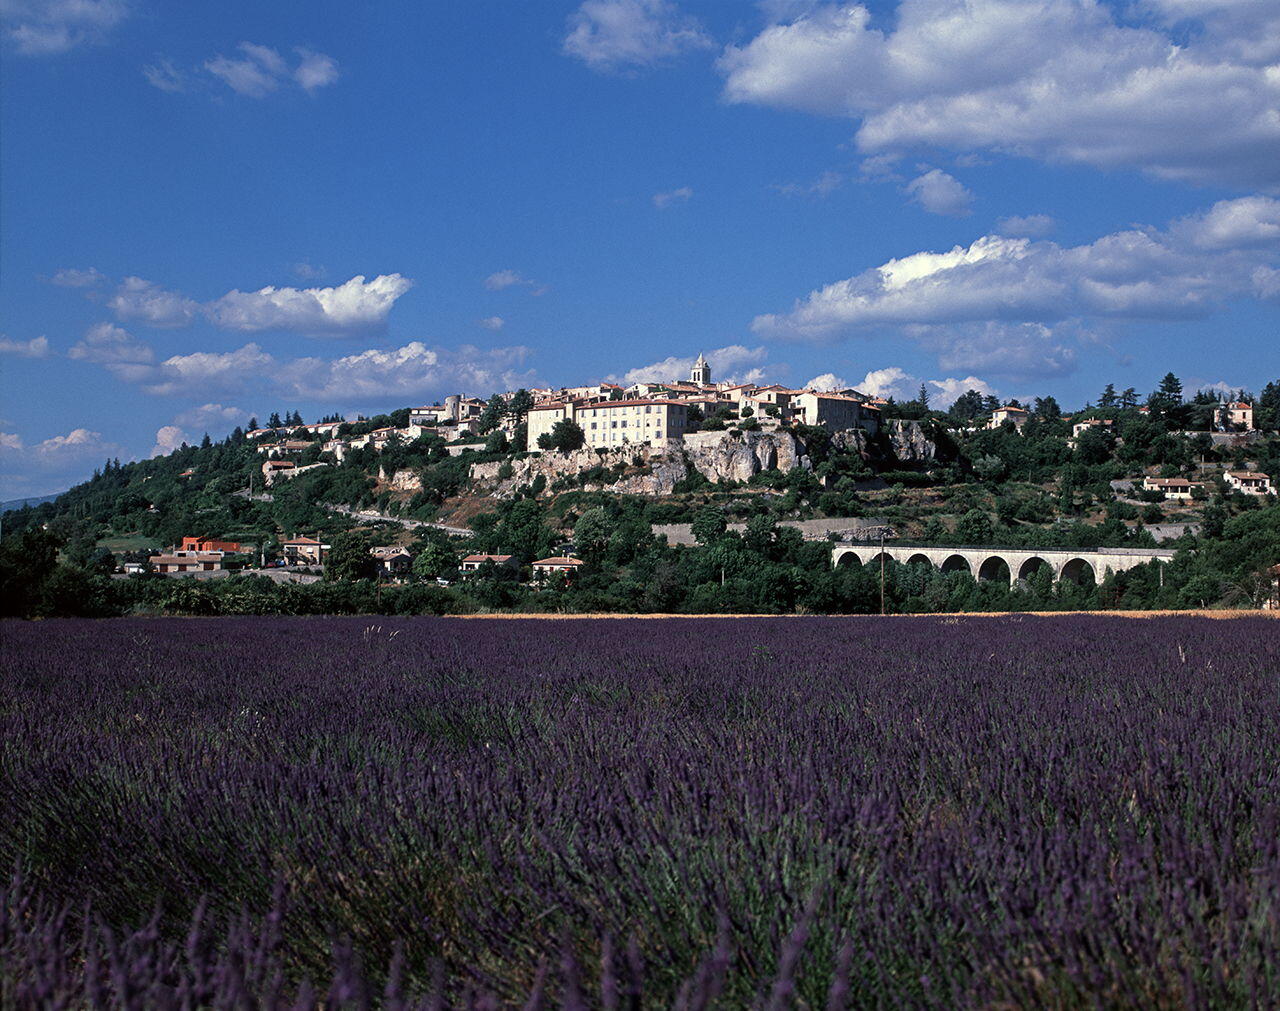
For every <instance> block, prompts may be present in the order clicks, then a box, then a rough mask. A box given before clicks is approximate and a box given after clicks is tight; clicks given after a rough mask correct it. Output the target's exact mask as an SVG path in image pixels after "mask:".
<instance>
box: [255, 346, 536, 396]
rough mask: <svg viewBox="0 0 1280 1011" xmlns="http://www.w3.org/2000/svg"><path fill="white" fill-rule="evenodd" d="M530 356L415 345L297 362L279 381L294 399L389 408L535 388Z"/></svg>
mask: <svg viewBox="0 0 1280 1011" xmlns="http://www.w3.org/2000/svg"><path fill="white" fill-rule="evenodd" d="M528 354H529V350H528V348H524V347H506V348H488V349H481V348H475V347H471V346H468V345H463V346H461V347H459V348H457V349H454V350H447V349H443V348H430V347H427V345H426V344H424V343H423V342H421V341H411V342H410V343H408V344H405V345H404V346H403V347H398V348H392V349H389V350H380V349H376V348H370V349H369V350H367V351H361V352H360V353H359V354H354V355H345V356H343V357H341V358H336V359H329V358H319V357H314V358H297V359H294V360H292V361H290V362H287V363H285V364H283V365H281V366H280V367H279V368H278V370H277V372H276V375H275V376H274V377H273V382H274V383H275V385H276V388H277V389H279V390H280V391H281V392H282V393H284V395H286V396H288V397H294V398H298V399H307V400H325V401H328V402H332V403H341V404H385V403H387V402H389V401H394V400H396V399H403V398H409V397H420V396H427V395H433V394H437V393H441V392H455V391H458V390H463V391H466V392H470V393H487V392H490V391H493V390H496V389H507V388H510V387H513V386H526V385H531V384H532V382H533V379H534V376H533V374H532V373H531V372H529V371H527V370H525V369H524V368H523V365H524V361H525V359H526V357H527V356H528Z"/></svg>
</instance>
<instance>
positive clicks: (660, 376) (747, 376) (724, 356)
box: [606, 344, 769, 386]
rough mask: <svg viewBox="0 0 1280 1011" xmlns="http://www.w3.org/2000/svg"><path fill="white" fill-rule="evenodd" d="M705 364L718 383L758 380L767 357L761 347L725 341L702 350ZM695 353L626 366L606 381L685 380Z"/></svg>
mask: <svg viewBox="0 0 1280 1011" xmlns="http://www.w3.org/2000/svg"><path fill="white" fill-rule="evenodd" d="M705 355H706V359H707V363H708V364H709V365H710V366H711V378H712V379H713V380H714V381H715V382H717V383H719V382H726V383H758V382H760V381H761V380H762V379H763V378H764V371H765V370H764V368H763V365H764V362H765V359H767V358H768V357H769V352H768V349H766V348H764V347H754V348H749V347H745V346H744V345H742V344H728V345H726V346H725V347H722V348H715V349H714V350H712V351H707V352H705ZM696 359H697V355H688V356H679V355H672V356H671V357H669V358H664V359H662V361H660V362H653V363H651V364H649V365H641V366H638V367H636V368H634V369H628V370H627V371H626V372H624V373H623V374H622V375H620V376H618V375H611V376H607V377H606V378H607V379H608V381H609V382H614V383H622V384H624V385H626V386H630V385H631V384H632V383H670V382H674V381H677V380H678V381H681V382H684V381H687V380H688V378H689V371H690V370H691V369H692V368H693V363H694V361H695V360H696Z"/></svg>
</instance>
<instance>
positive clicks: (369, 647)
mask: <svg viewBox="0 0 1280 1011" xmlns="http://www.w3.org/2000/svg"><path fill="white" fill-rule="evenodd" d="M0 637H2V639H3V651H2V654H0V749H2V750H0V864H2V865H3V867H4V868H5V878H4V884H3V893H2V895H0V974H2V979H0V1005H4V1006H35V1005H41V1006H86V1005H89V1004H94V1005H95V1006H98V1005H102V1006H112V1007H124V1006H127V1007H157V1006H168V1005H171V1004H178V1005H186V1006H206V1005H212V1006H232V1005H234V1006H242V1005H243V1006H251V1004H252V1005H253V1006H268V1007H277V1006H293V1005H295V1004H296V1005H297V1006H306V1007H313V1006H316V1004H318V1003H323V1002H326V1001H328V1002H329V1003H330V1004H331V1005H333V1006H364V1005H365V1004H371V1005H385V1006H388V1007H418V1006H423V1007H455V1006H475V1007H498V1006H502V1007H505V1006H513V1005H514V1006H517V1007H519V1006H530V1007H538V1006H544V1007H559V1006H565V1007H607V1008H610V1007H641V1006H643V1007H669V1006H680V1007H690V1008H692V1007H707V1006H717V1007H741V1006H751V1005H757V1006H762V1007H791V1006H797V1007H829V1008H840V1007H858V1008H862V1007H958V1008H978V1007H983V1008H992V1007H1041V1006H1048V1007H1064V1008H1069V1007H1099V1006H1102V1007H1122V1006H1123V1007H1139V1006H1141V1007H1156V1008H1183V1007H1222V1008H1227V1007H1251V1006H1265V1005H1269V1004H1271V1003H1272V1002H1273V1001H1274V1000H1275V998H1276V995H1277V994H1280V729H1278V726H1280V725H1278V720H1280V716H1278V714H1280V625H1277V624H1276V623H1274V622H1269V621H1265V620H1262V619H1252V618H1242V619H1234V620H1210V619H1205V618H1196V617H1168V618H1159V619H1149V620H1134V619H1125V618H1108V617H1091V616H1062V617H1030V616H1027V617H1018V616H1013V617H1004V618H914V619H890V620H878V619H873V618H845V619H825V618H808V619H805V618H799V619H797V618H781V619H736V620H735V619H692V620H650V621H645V620H628V621H599V620H597V621H592V620H566V621H530V620H510V621H462V620H456V619H393V620H382V621H380V622H377V621H375V622H370V621H369V620H368V619H345V618H330V619H288V618H279V619H274V618H258V619H208V620H179V619H174V620H120V621H110V622H94V621H45V622H39V623H5V624H3V625H0Z"/></svg>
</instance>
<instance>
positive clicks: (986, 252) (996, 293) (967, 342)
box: [752, 196, 1280, 375]
mask: <svg viewBox="0 0 1280 1011" xmlns="http://www.w3.org/2000/svg"><path fill="white" fill-rule="evenodd" d="M1277 263H1280V200H1276V199H1273V198H1271V197H1263V196H1255V197H1245V198H1242V199H1239V200H1224V201H1220V202H1219V203H1217V204H1214V205H1213V207H1211V208H1210V209H1209V210H1208V211H1205V212H1203V213H1200V214H1195V215H1191V216H1189V217H1186V218H1182V219H1179V220H1177V221H1174V222H1172V223H1171V224H1170V225H1169V226H1168V227H1167V228H1166V229H1164V230H1163V231H1161V230H1157V229H1154V228H1133V229H1130V230H1127V231H1122V232H1116V233H1113V234H1111V235H1105V236H1103V237H1102V238H1100V239H1098V240H1096V241H1095V242H1092V243H1089V244H1086V245H1081V246H1060V245H1058V244H1057V243H1055V242H1051V241H1047V240H1041V241H1034V240H1031V239H1028V238H1012V237H1007V236H1002V235H984V236H982V237H980V238H978V239H976V240H974V241H973V242H972V243H970V244H969V245H968V246H956V247H954V248H953V249H951V250H948V251H946V252H940V253H939V252H919V253H913V254H911V255H909V256H904V257H901V258H898V259H891V260H889V261H888V262H886V263H884V264H882V265H880V266H878V267H873V268H871V269H869V270H865V271H863V272H862V273H859V274H856V275H854V276H852V277H849V278H846V279H844V280H841V281H835V282H833V283H831V284H828V285H825V286H824V287H822V288H819V289H816V290H814V291H812V292H810V293H809V294H808V295H807V296H805V297H804V298H801V299H799V300H797V302H796V303H795V305H794V306H793V308H792V309H791V311H790V312H786V313H777V314H765V315H761V316H757V317H756V319H755V320H754V321H753V323H752V329H753V330H754V331H755V332H756V333H758V334H761V335H762V336H766V337H772V338H784V339H796V340H808V341H830V340H836V339H841V338H844V337H849V336H853V335H856V334H858V333H871V332H874V331H875V330H876V329H877V328H879V329H883V328H896V329H899V330H901V332H903V333H905V334H907V335H908V336H913V337H916V338H918V339H920V340H921V341H923V342H924V343H925V344H926V345H928V346H931V347H933V348H934V349H936V350H938V351H939V353H940V359H941V362H942V364H943V367H949V365H950V366H953V367H957V368H979V367H981V368H986V369H989V370H991V371H999V372H1001V373H1008V374H1024V375H1032V374H1035V375H1045V374H1057V373H1061V372H1063V371H1069V370H1070V368H1071V367H1072V358H1073V353H1072V351H1071V343H1072V341H1071V340H1067V339H1065V338H1064V335H1069V334H1072V333H1074V334H1075V335H1076V338H1073V340H1074V339H1077V338H1079V337H1080V336H1081V335H1083V334H1085V333H1086V332H1087V331H1088V329H1089V328H1090V327H1091V326H1096V325H1098V324H1099V323H1105V322H1107V321H1111V320H1178V319H1194V318H1199V317H1203V316H1206V315H1208V314H1210V313H1213V312H1215V311H1217V310H1219V309H1221V308H1222V307H1223V306H1225V305H1226V304H1227V303H1228V302H1230V301H1231V300H1233V299H1242V298H1254V299H1274V298H1277V297H1280V291H1277V287H1278V286H1277V285H1276V281H1277V279H1280V273H1278V272H1277V270H1276V264H1277ZM948 363H949V365H948ZM997 366H999V367H997ZM1032 366H1036V367H1035V368H1034V370H1033V368H1032Z"/></svg>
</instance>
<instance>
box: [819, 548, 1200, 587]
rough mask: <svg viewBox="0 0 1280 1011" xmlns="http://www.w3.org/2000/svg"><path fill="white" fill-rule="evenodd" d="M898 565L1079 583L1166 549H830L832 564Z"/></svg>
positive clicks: (1163, 555) (1160, 555) (1165, 556)
mask: <svg viewBox="0 0 1280 1011" xmlns="http://www.w3.org/2000/svg"><path fill="white" fill-rule="evenodd" d="M881 552H883V553H884V555H885V557H886V558H887V559H888V560H890V561H894V562H900V563H902V564H904V565H912V564H926V565H931V566H933V567H934V568H935V569H941V570H942V571H943V572H967V573H969V575H971V576H973V578H974V579H978V580H983V581H986V580H993V579H995V580H1000V579H1007V580H1008V581H1009V585H1011V586H1016V585H1017V584H1018V583H1019V582H1021V581H1023V580H1025V579H1028V578H1030V576H1031V575H1032V574H1033V573H1035V572H1036V571H1037V570H1038V569H1040V568H1041V567H1042V566H1043V567H1046V568H1048V570H1049V571H1050V573H1052V575H1053V579H1054V581H1055V582H1057V581H1058V580H1062V579H1067V580H1070V581H1071V582H1073V583H1079V582H1081V581H1082V580H1083V579H1084V578H1085V577H1086V576H1087V575H1089V574H1092V576H1093V579H1094V580H1095V581H1097V582H1102V580H1103V579H1104V578H1105V577H1106V575H1107V573H1108V572H1124V571H1125V570H1126V569H1132V568H1134V567H1135V566H1138V565H1145V564H1146V563H1147V562H1150V561H1152V560H1153V559H1154V560H1156V561H1160V562H1167V561H1169V560H1170V559H1171V558H1173V556H1174V554H1175V552H1174V551H1172V550H1171V549H1169V548H1090V549H1087V550H1085V549H1074V548H997V547H986V548H972V547H969V548H951V547H937V546H931V547H920V546H915V545H909V544H886V545H884V547H883V548H882V547H881V546H880V545H879V544H867V543H857V544H849V543H844V544H837V545H836V546H835V547H834V548H832V550H831V561H832V564H833V565H837V566H838V565H855V564H861V565H872V564H874V565H879V564H880V554H881Z"/></svg>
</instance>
